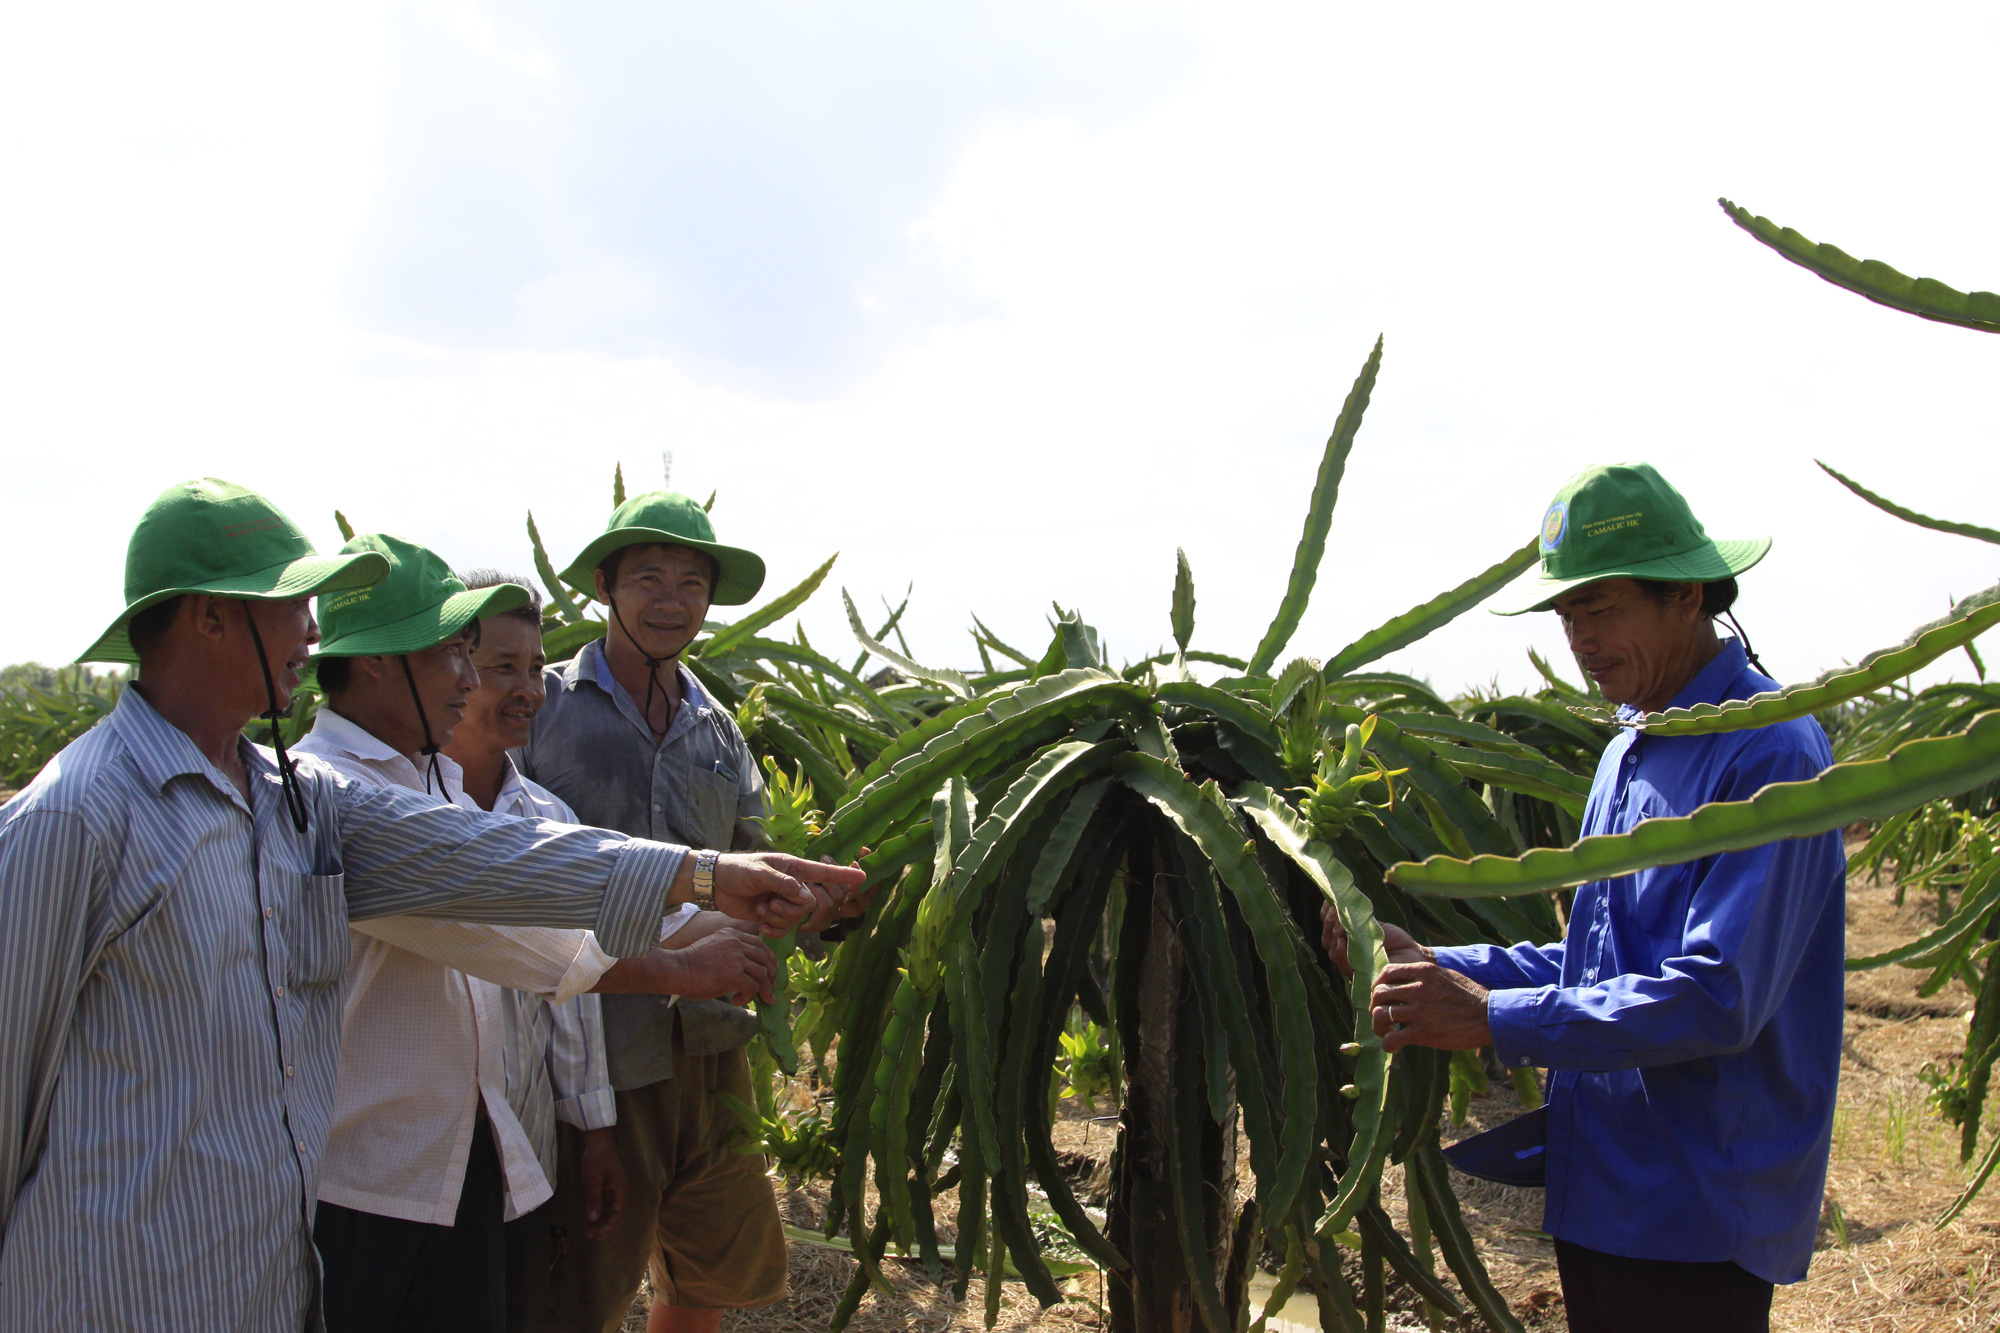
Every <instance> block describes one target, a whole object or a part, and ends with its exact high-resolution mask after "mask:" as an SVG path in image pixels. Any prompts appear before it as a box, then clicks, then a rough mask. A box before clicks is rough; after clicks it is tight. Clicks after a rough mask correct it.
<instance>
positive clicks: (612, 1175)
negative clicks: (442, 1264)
mask: <svg viewBox="0 0 2000 1333" xmlns="http://www.w3.org/2000/svg"><path fill="white" fill-rule="evenodd" d="M465 581H466V585H467V587H468V588H469V589H470V590H472V591H479V590H482V589H486V588H494V587H500V586H503V585H509V584H512V585H515V586H520V587H525V588H527V589H528V593H529V601H528V602H527V603H525V604H523V605H521V606H518V607H514V608H512V609H511V610H507V611H500V612H496V613H495V614H493V615H491V616H489V617H487V618H485V619H483V620H481V621H480V622H479V630H480V632H479V643H478V644H477V646H476V647H475V648H474V649H473V652H472V660H473V665H474V666H475V667H476V668H477V670H478V673H479V686H478V688H477V689H476V690H474V691H473V692H472V694H470V695H469V696H467V698H466V706H465V720H464V721H463V722H461V723H460V724H459V726H458V729H457V731H456V732H455V733H454V734H453V736H452V739H451V741H450V743H449V744H447V745H446V746H445V751H444V752H445V755H446V756H447V757H448V758H450V759H453V760H456V761H457V762H458V765H459V770H460V773H461V774H462V776H463V785H462V787H461V788H460V789H461V790H462V791H463V792H464V794H465V795H466V796H467V797H469V798H470V799H471V800H472V802H473V803H474V804H476V805H477V806H479V808H481V809H483V810H491V811H493V812H495V813H497V814H511V815H522V816H527V817H533V818H542V819H552V820H555V821H557V822H559V823H565V824H574V823H577V822H579V821H578V820H577V817H576V813H575V812H574V811H573V810H571V809H570V808H569V806H567V805H566V804H564V803H563V802H562V801H561V800H559V799H558V798H557V797H556V796H555V795H554V794H553V793H551V792H550V791H549V790H548V789H547V788H546V787H542V786H540V785H538V784H536V783H534V782H531V781H529V780H528V779H527V778H524V777H522V776H521V773H520V770H519V769H518V768H516V767H515V765H514V761H513V759H512V758H511V757H510V756H509V755H508V753H507V752H508V751H509V750H512V749H516V748H518V747H520V746H522V745H525V744H527V742H528V738H529V735H530V732H531V731H532V728H533V725H534V720H535V714H536V713H537V712H539V711H540V710H541V707H542V703H543V701H544V700H545V699H546V697H547V694H546V690H545V689H544V685H543V680H542V672H543V669H544V668H545V667H546V666H547V665H548V657H547V654H546V653H544V652H543V650H542V627H541V597H540V595H539V594H538V593H536V591H535V589H534V585H533V584H531V583H529V582H528V581H527V580H526V579H522V578H517V577H509V576H507V575H504V574H500V573H498V572H496V571H493V570H475V571H472V572H469V573H467V574H466V576H465ZM703 916H706V917H711V918H717V920H714V921H702V922H701V927H707V929H702V928H700V927H695V926H694V925H693V923H694V922H696V920H697V919H698V918H700V917H703ZM727 921H728V918H726V917H722V916H721V915H720V914H719V913H714V912H710V913H701V912H700V911H699V909H697V908H695V907H694V906H693V904H687V905H686V906H685V910H682V911H679V912H676V913H675V914H673V915H671V916H669V917H668V918H667V919H666V921H665V922H664V923H663V925H662V928H661V932H660V939H661V944H662V945H663V946H664V948H665V949H667V950H672V953H671V954H670V955H668V954H664V953H663V954H662V955H661V956H659V957H657V958H656V959H654V960H652V961H653V962H654V963H655V964H668V963H673V964H678V965H679V975H678V976H677V977H674V978H670V979H669V981H668V987H667V988H668V989H669V990H670V991H671V993H673V994H676V995H682V996H688V997H693V998H697V999H704V998H713V997H723V996H725V995H727V996H728V998H732V999H735V1000H737V1001H739V1002H740V1001H743V1000H747V998H748V996H749V991H748V990H747V989H746V990H743V991H740V992H737V993H735V994H733V995H732V994H729V992H728V991H727V989H726V988H728V987H730V986H735V985H739V984H741V983H742V982H743V981H744V980H746V979H748V978H750V977H751V976H752V974H753V973H756V974H758V975H761V971H760V969H768V968H771V967H772V966H773V965H774V964H773V960H772V959H771V954H770V947H769V946H768V945H767V944H765V943H764V941H763V938H762V937H761V936H759V935H758V934H756V933H755V932H753V931H747V930H738V929H736V928H734V927H728V928H722V927H724V926H725V925H726V923H727ZM683 927H688V928H687V929H683ZM683 945H685V946H686V947H682V946H683ZM507 996H508V999H509V1001H510V1002H511V1003H510V1005H509V1007H508V1009H507V1011H506V1017H507V1023H508V1036H509V1040H508V1042H507V1048H506V1055H507V1087H508V1092H509V1096H510V1100H511V1103H512V1105H513V1108H514V1111H515V1114H516V1115H517V1116H518V1117H519V1118H520V1120H521V1124H522V1127H523V1128H524V1129H525V1130H526V1131H527V1133H528V1137H529V1140H530V1141H531V1142H532V1143H533V1144H534V1148H535V1155H536V1157H537V1159H538V1160H539V1161H540V1162H541V1165H542V1171H543V1174H544V1175H546V1176H547V1177H548V1179H549V1183H550V1184H551V1185H552V1186H553V1185H556V1184H557V1183H558V1175H557V1162H558V1148H557V1136H556V1121H557V1120H561V1121H562V1123H564V1124H566V1125H570V1126H572V1127H574V1128H575V1129H576V1130H578V1131H580V1133H578V1134H577V1135H576V1141H577V1143H578V1144H580V1145H581V1148H580V1152H579V1151H577V1150H576V1147H575V1145H570V1146H569V1147H568V1148H567V1149H566V1150H565V1151H564V1152H563V1153H562V1155H561V1158H562V1160H564V1161H566V1162H567V1164H568V1165H567V1170H568V1171H570V1172H573V1173H575V1175H576V1176H577V1177H578V1178H579V1180H580V1184H579V1186H578V1187H577V1193H578V1194H579V1196H580V1197H581V1199H582V1201H583V1210H582V1211H583V1222H584V1224H583V1226H582V1227H581V1232H582V1235H583V1238H584V1239H585V1240H591V1241H595V1240H599V1239H602V1238H603V1237H604V1236H605V1235H606V1234H608V1233H609V1232H610V1231H611V1229H612V1228H613V1227H615V1226H616V1225H617V1224H618V1222H619V1220H620V1218H621V1217H622V1216H623V1215H624V1207H625V1200H624V1195H625V1190H626V1177H625V1172H624V1170H623V1168H622V1166H621V1165H620V1164H619V1160H618V1149H617V1147H616V1146H615V1143H614V1140H613V1137H612V1130H611V1129H610V1128H609V1126H611V1125H613V1124H615V1123H616V1121H617V1110H616V1104H615V1102H614V1100H613V1096H612V1087H611V1079H610V1075H609V1069H608V1066H607V1063H606V1060H605V1052H604V1023H603V1016H602V1013H601V1008H600V1006H599V1004H598V999H597V996H596V995H594V994H591V995H579V996H577V997H576V998H574V999H572V1000H568V1001H566V1002H565V1003H563V1004H560V1005H550V1004H548V1003H547V1002H546V1001H544V1000H543V999H542V998H541V997H540V996H538V995H533V994H530V993H528V992H525V991H509V992H507ZM517 1087H518V1088H520V1091H521V1095H520V1096H518V1097H517V1096H515V1095H514V1094H515V1091H516V1089H517ZM564 1183H565V1188H568V1185H567V1182H564ZM506 1232H507V1324H508V1329H509V1333H529V1330H531V1329H534V1328H536V1327H538V1326H539V1322H540V1321H542V1320H546V1319H548V1318H552V1317H554V1314H555V1311H556V1309H557V1307H558V1306H559V1305H560V1304H562V1303H563V1299H564V1296H565V1293H564V1292H563V1291H562V1289H561V1288H562V1286H563V1284H562V1283H560V1282H552V1281H551V1280H550V1279H551V1272H552V1269H553V1268H554V1267H555V1260H556V1258H557V1256H558V1255H560V1254H561V1253H563V1252H564V1251H565V1250H566V1248H567V1242H568V1236H567V1235H566V1232H565V1228H564V1227H563V1226H562V1225H561V1221H560V1219H558V1218H557V1216H556V1215H555V1209H554V1204H553V1202H551V1203H545V1204H543V1205H541V1206H540V1207H538V1208H536V1209H535V1210H534V1211H533V1212H531V1213H527V1214H524V1215H523V1216H521V1217H518V1218H515V1219H514V1220H513V1221H511V1222H509V1223H507V1226H506Z"/></svg>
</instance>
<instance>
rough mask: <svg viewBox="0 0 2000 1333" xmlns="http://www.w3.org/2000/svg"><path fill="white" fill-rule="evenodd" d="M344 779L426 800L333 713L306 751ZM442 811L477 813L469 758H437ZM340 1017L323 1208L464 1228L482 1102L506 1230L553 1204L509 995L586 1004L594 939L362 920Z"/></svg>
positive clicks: (409, 778) (416, 772)
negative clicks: (521, 1109) (468, 782)
mask: <svg viewBox="0 0 2000 1333" xmlns="http://www.w3.org/2000/svg"><path fill="white" fill-rule="evenodd" d="M294 748H295V749H296V751H297V752H298V753H300V754H309V755H313V756H315V757H317V758H319V759H320V760H322V761H323V762H325V763H326V764H328V765H329V766H331V767H332V768H334V769H335V770H337V771H338V772H340V773H341V774H343V775H345V776H346V777H348V778H350V779H352V780H354V781H357V782H362V783H367V784H370V785H373V786H382V787H387V786H397V787H407V788H410V789H412V790H415V791H423V790H424V776H425V771H426V770H428V768H429V767H430V761H429V760H428V759H425V760H424V762H423V767H422V768H419V766H418V764H417V763H416V762H415V761H413V760H412V759H411V758H410V757H409V756H407V755H404V754H401V753H399V752H398V751H396V750H394V749H392V748H390V747H389V746H388V745H387V744H385V743H384V742H382V741H380V740H378V739H377V738H376V737H375V736H374V735H373V734H371V733H370V732H368V731H366V730H364V729H362V728H361V727H360V726H357V725H356V724H355V723H353V722H350V721H348V720H347V719H346V718H344V717H342V716H340V714H338V713H336V712H334V711H333V710H332V709H331V708H321V709H320V712H319V716H318V718H317V719H316V720H315V721H314V723H313V729H312V731H311V732H310V733H309V734H308V735H307V736H306V737H305V739H304V740H302V741H300V742H299V743H298V745H297V746H296V747H294ZM437 763H438V770H439V772H440V774H441V775H442V777H443V780H444V786H445V790H444V792H443V793H442V794H437V793H433V794H434V795H436V798H437V799H438V800H439V801H440V802H441V803H450V804H453V805H458V806H461V807H464V808H466V809H472V810H476V809H478V805H477V803H475V802H474V801H472V799H471V798H470V797H468V796H466V795H465V791H464V787H463V774H462V772H461V771H460V769H459V767H458V765H457V763H456V762H454V761H453V760H451V759H450V758H448V757H446V756H444V755H439V756H437ZM350 934H351V937H352V942H353V954H352V958H351V961H350V962H349V965H348V970H347V996H346V1002H345V1004H344V1006H343V1010H342V1020H341V1046H340V1071H339V1075H338V1078H337V1081H336V1083H335V1086H334V1114H333V1127H332V1132H331V1133H330V1134H329V1136H328V1139H327V1146H326V1156H325V1158H324V1159H323V1161H322V1163H321V1166H320V1178H319V1197H320V1198H321V1199H322V1200H324V1201H326V1202H328V1203H334V1204H339V1205H341V1206H342V1207H346V1208H353V1209H356V1210H358V1211H361V1212H367V1213H375V1214H377V1215H379V1216H383V1217H400V1218H405V1219H407V1220H410V1221H414V1222H428V1223H432V1224H434V1225H438V1226H450V1225H451V1224H452V1223H453V1221H454V1220H455V1219H456V1217H457V1214H458V1199H459V1194H460V1191H461V1189H462V1188H463V1186H464V1183H465V1166H466V1159H467V1157H468V1156H469V1155H470V1152H471V1146H472V1133H473V1128H474V1126H475V1124H476V1122H477V1118H478V1113H479V1108H480V1106H481V1104H482V1102H483V1103H484V1106H485V1109H486V1115H487V1118H488V1120H490V1121H491V1122H492V1125H493V1137H494V1142H495V1144H496V1146H497V1147H498V1148H499V1152H500V1165H501V1174H502V1176H503V1178H504V1179H505V1181H506V1186H507V1211H506V1216H507V1218H508V1220H510V1221H511V1220H512V1219H514V1218H516V1217H519V1216H520V1215H521V1214H522V1213H525V1212H527V1211H529V1210H530V1209H533V1208H536V1207H538V1206H540V1205H541V1204H542V1203H544V1202H545V1201H547V1200H548V1198H549V1197H550V1196H551V1195H552V1194H553V1193H554V1190H553V1188H552V1186H551V1184H550V1181H549V1178H548V1175H547V1173H546V1172H545V1171H544V1169H543V1167H542V1163H541V1160H540V1158H539V1156H538V1154H537V1153H536V1151H535V1145H534V1143H533V1141H532V1140H531V1139H530V1137H529V1135H528V1132H527V1131H526V1130H525V1129H524V1128H523V1127H522V1124H521V1120H520V1117H519V1116H518V1115H517V1114H516V1112H515V1110H514V1108H513V1106H512V1104H511V1102H510V1100H509V1098H508V1096H507V1080H506V1068H507V1055H506V1052H507V1048H508V1046H509V1045H510V1044H511V1042H512V1040H513V1038H512V1036H511V1035H510V1032H509V1028H508V1019H507V1011H508V1010H509V1009H510V1008H511V1007H512V1004H511V1002H510V1001H509V1000H508V998H507V988H509V987H512V988H514V989H517V990H523V991H528V992H530V993H533V994H536V995H539V996H541V997H542V998H544V999H546V1000H549V1001H551V1002H554V1003H561V1002H563V1001H565V1000H568V999H570V998H571V997H572V996H576V995H579V994H582V993H583V992H585V991H587V990H589V989H590V987H591V986H593V985H595V984H596V983H597V980H598V978H599V977H601V976H602V975H603V974H604V973H605V971H606V970H607V969H609V968H610V966H611V964H612V963H613V962H614V961H616V960H614V959H613V958H612V957H611V956H610V955H609V954H607V953H605V952H604V950H603V949H601V948H599V947H598V945H597V942H596V940H595V939H594V938H593V937H592V936H591V934H590V932H589V931H582V930H546V929H537V928H521V927H499V926H487V925H480V924H476V923H473V922H465V921H444V920H436V919H431V918H419V917H379V918H375V919H373V920H368V921H358V922H355V923H354V924H353V925H352V927H351V929H350Z"/></svg>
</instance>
